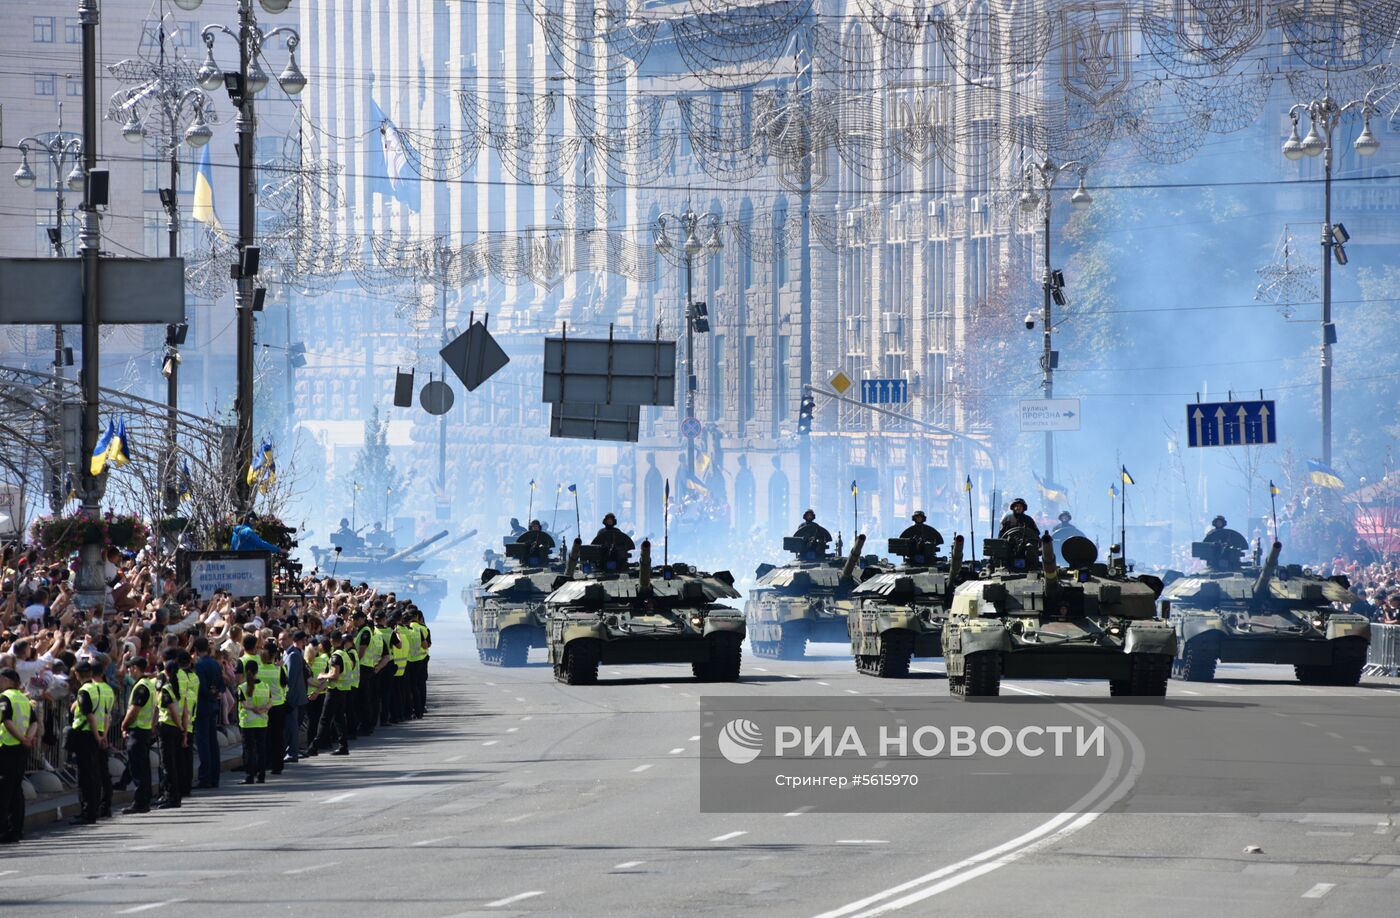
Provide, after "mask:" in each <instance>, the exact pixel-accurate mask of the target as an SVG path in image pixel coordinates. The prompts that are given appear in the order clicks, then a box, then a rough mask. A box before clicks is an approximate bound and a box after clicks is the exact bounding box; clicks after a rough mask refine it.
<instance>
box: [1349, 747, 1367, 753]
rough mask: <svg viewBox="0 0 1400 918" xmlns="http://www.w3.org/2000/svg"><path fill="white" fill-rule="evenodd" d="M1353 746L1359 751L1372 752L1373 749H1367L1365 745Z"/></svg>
mask: <svg viewBox="0 0 1400 918" xmlns="http://www.w3.org/2000/svg"><path fill="white" fill-rule="evenodd" d="M1351 748H1353V749H1355V750H1356V751H1357V752H1370V751H1371V750H1369V749H1367V748H1366V747H1365V746H1352V747H1351Z"/></svg>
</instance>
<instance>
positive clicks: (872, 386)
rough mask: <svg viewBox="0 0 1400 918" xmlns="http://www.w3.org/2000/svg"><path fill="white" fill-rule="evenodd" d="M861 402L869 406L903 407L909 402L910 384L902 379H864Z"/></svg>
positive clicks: (861, 386)
mask: <svg viewBox="0 0 1400 918" xmlns="http://www.w3.org/2000/svg"><path fill="white" fill-rule="evenodd" d="M860 400H861V401H862V402H864V403H865V404H867V405H902V404H904V403H905V402H907V401H909V383H908V382H906V381H905V380H902V379H862V380H861V381H860Z"/></svg>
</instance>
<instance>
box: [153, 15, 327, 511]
mask: <svg viewBox="0 0 1400 918" xmlns="http://www.w3.org/2000/svg"><path fill="white" fill-rule="evenodd" d="M202 3H203V0H175V5H176V6H178V7H180V8H181V9H183V10H194V9H197V8H198V7H199V6H200V5H201V4H202ZM259 3H260V4H261V5H262V8H263V9H264V10H265V11H266V12H268V13H274V14H275V13H283V12H286V10H287V7H289V6H290V5H291V0H259ZM219 33H223V34H224V35H226V36H228V37H229V38H232V39H233V40H234V41H236V42H238V71H237V73H228V74H225V73H224V72H223V71H222V70H220V69H219V65H218V64H217V63H216V62H215V60H214V41H215V39H216V38H217V36H218V35H219ZM200 35H201V37H202V38H203V39H204V47H205V49H206V51H207V57H206V58H205V60H204V64H203V65H202V66H201V67H200V68H199V72H198V74H197V75H196V79H197V80H198V82H199V85H200V86H201V87H203V88H204V89H205V90H208V91H213V90H215V89H218V88H219V87H220V86H223V87H224V88H225V89H226V90H227V91H228V94H229V100H230V101H231V102H232V103H233V105H234V107H235V108H237V109H238V118H237V119H236V121H235V122H234V128H235V130H236V132H237V134H238V264H237V265H236V268H235V271H236V275H235V280H236V281H237V284H236V287H235V290H234V304H235V307H236V309H237V312H238V395H237V397H236V399H235V402H234V407H235V409H236V411H237V415H238V426H237V433H236V436H235V452H236V454H237V457H238V458H237V462H236V463H235V465H234V467H235V469H236V470H237V471H236V478H235V480H234V488H235V496H236V502H237V505H238V509H239V510H240V512H241V511H246V510H248V509H250V508H251V506H252V502H253V489H252V486H251V485H249V484H248V468H249V466H250V465H251V464H252V461H253V347H254V342H253V331H254V325H253V303H254V293H253V281H254V278H255V277H256V276H257V264H256V263H257V260H258V256H259V255H260V254H261V252H260V249H259V248H258V246H257V219H258V199H257V175H256V171H255V167H254V160H253V156H254V146H255V143H256V139H257V119H256V118H255V116H254V112H253V99H254V97H255V96H256V95H257V94H258V93H259V92H261V91H262V90H263V89H264V88H266V87H267V84H268V82H269V80H268V75H267V71H265V70H263V67H262V51H263V46H264V45H265V44H266V43H267V42H268V41H269V40H271V39H273V38H276V37H278V36H285V37H286V39H287V54H288V61H287V66H286V68H285V69H284V70H283V71H282V72H281V73H280V74H278V76H277V82H278V85H280V86H281V87H282V91H283V92H285V93H286V94H287V95H289V96H295V95H297V94H298V93H300V92H301V91H302V90H303V89H305V88H306V76H305V75H304V74H303V73H302V72H301V68H299V67H298V66H297V59H296V50H297V45H299V44H300V43H301V36H300V35H298V34H297V31H296V30H295V29H293V28H291V27H289V26H278V27H277V28H274V29H268V30H263V29H262V28H261V27H260V26H259V25H258V21H257V16H256V15H255V13H254V11H253V0H238V28H237V30H234V29H231V28H229V27H228V26H223V25H211V26H206V27H205V28H204V30H203V32H201V33H200Z"/></svg>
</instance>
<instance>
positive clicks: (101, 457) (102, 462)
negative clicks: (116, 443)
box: [88, 421, 117, 478]
mask: <svg viewBox="0 0 1400 918" xmlns="http://www.w3.org/2000/svg"><path fill="white" fill-rule="evenodd" d="M116 436H117V426H116V425H115V424H113V423H112V422H111V421H108V422H107V430H106V432H104V433H103V434H102V436H101V437H99V438H98V440H97V447H96V448H95V449H93V451H92V461H91V462H90V463H89V464H88V474H89V475H92V476H93V477H94V478H96V477H97V476H98V475H101V474H102V470H103V469H105V468H106V467H107V460H108V459H109V458H111V457H110V455H109V453H110V452H111V449H112V441H113V440H114V439H116Z"/></svg>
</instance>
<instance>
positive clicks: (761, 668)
mask: <svg viewBox="0 0 1400 918" xmlns="http://www.w3.org/2000/svg"><path fill="white" fill-rule="evenodd" d="M754 669H756V670H758V671H759V672H761V673H766V672H768V670H766V669H764V668H763V667H762V666H755V667H754Z"/></svg>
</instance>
